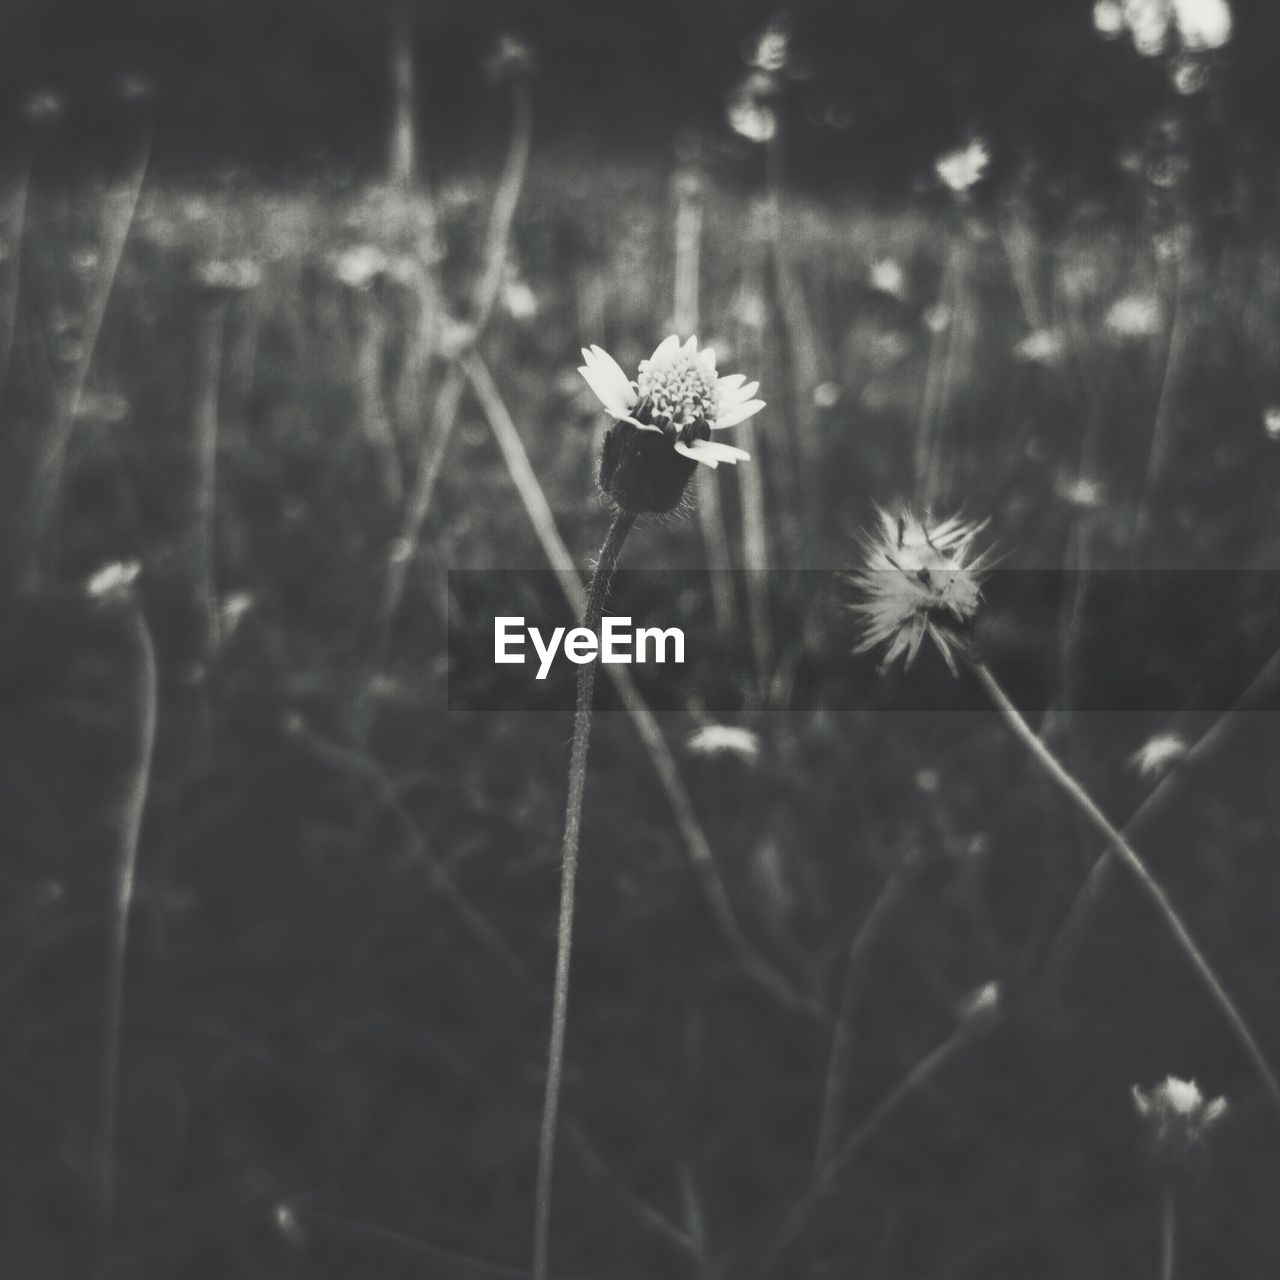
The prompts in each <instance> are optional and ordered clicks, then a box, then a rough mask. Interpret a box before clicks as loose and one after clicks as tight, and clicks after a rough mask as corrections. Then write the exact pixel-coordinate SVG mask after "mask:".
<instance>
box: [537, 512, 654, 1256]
mask: <svg viewBox="0 0 1280 1280" xmlns="http://www.w3.org/2000/svg"><path fill="white" fill-rule="evenodd" d="M634 523H635V515H634V514H632V513H631V512H627V511H618V512H617V513H616V514H615V515H614V518H613V523H612V524H611V525H610V526H609V532H608V534H607V535H606V536H605V540H604V545H603V546H602V547H601V548H600V559H599V561H598V562H597V563H596V570H595V573H594V574H592V577H591V585H590V587H589V588H588V589H587V607H586V610H585V611H584V613H583V616H582V625H583V626H584V627H586V628H587V629H588V630H589V631H594V632H597V633H598V632H599V629H600V615H601V613H602V612H603V611H604V601H605V596H606V595H607V594H608V592H609V584H610V583H611V582H612V581H613V573H614V570H615V569H616V568H617V567H618V556H619V554H620V553H621V551H622V544H623V543H624V542H625V541H626V539H627V534H628V533H630V532H631V526H632V525H633V524H634ZM595 687H596V664H595V663H594V662H585V663H583V664H582V666H581V667H579V668H578V697H577V703H576V705H575V707H574V712H573V746H572V748H571V749H570V752H569V798H568V801H567V803H566V805H565V817H564V842H563V844H562V845H561V849H560V859H561V867H560V923H559V926H558V928H557V931H556V976H555V987H554V991H553V995H552V1006H551V1043H550V1045H549V1046H548V1049H547V1085H546V1093H545V1095H544V1096H543V1101H542V1129H541V1133H540V1135H539V1139H538V1181H537V1189H536V1192H535V1209H534V1220H533V1266H532V1274H533V1280H547V1256H548V1252H549V1247H550V1243H551V1178H552V1172H553V1168H554V1165H555V1147H556V1123H557V1118H558V1116H559V1112H560V1090H561V1085H562V1083H563V1074H564V1037H565V1030H566V1028H567V1026H568V1022H569V961H570V956H571V952H572V949H573V897H574V889H575V886H576V884H577V878H578V840H579V836H580V835H581V831H582V798H583V795H584V794H585V792H586V786H587V748H588V746H589V745H590V741H591V700H592V696H593V694H594V693H595Z"/></svg>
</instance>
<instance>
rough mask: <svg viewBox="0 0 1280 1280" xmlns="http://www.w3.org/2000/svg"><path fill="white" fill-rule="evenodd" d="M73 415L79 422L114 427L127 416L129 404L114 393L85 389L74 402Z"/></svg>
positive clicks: (122, 397)
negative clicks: (74, 414)
mask: <svg viewBox="0 0 1280 1280" xmlns="http://www.w3.org/2000/svg"><path fill="white" fill-rule="evenodd" d="M75 413H76V418H77V420H79V421H82V422H89V423H95V424H98V425H101V426H108V427H114V426H117V425H119V424H120V423H121V422H123V421H124V420H125V419H126V418H127V417H128V416H129V402H128V400H126V399H125V398H124V396H122V395H120V394H119V393H118V392H115V391H96V390H94V389H92V388H86V389H85V390H84V391H82V392H81V393H80V396H79V398H78V399H77V400H76V409H75Z"/></svg>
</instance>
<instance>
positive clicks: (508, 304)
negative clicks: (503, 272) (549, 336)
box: [502, 276, 538, 320]
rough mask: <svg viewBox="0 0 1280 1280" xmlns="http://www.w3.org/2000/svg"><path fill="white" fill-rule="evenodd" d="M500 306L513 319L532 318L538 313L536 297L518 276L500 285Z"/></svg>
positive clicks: (509, 278)
mask: <svg viewBox="0 0 1280 1280" xmlns="http://www.w3.org/2000/svg"><path fill="white" fill-rule="evenodd" d="M502 308H503V310H504V311H505V312H506V313H507V315H509V316H510V317H511V318H512V319H513V320H532V319H533V317H534V316H536V315H537V314H538V297H537V294H535V293H534V291H533V290H532V289H531V288H529V286H528V285H527V284H526V283H525V282H524V281H523V280H521V279H520V278H519V277H515V276H511V277H508V279H507V280H506V281H504V283H503V285H502Z"/></svg>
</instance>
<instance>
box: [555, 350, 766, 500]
mask: <svg viewBox="0 0 1280 1280" xmlns="http://www.w3.org/2000/svg"><path fill="white" fill-rule="evenodd" d="M582 358H583V361H584V363H583V365H582V366H581V368H580V369H579V370H578V372H579V373H581V374H582V376H583V377H584V378H585V379H586V380H587V385H588V386H589V387H590V388H591V390H592V391H594V392H595V394H596V397H597V399H599V401H600V403H601V404H602V405H604V407H605V410H606V411H607V412H608V414H609V416H610V417H612V418H614V419H616V422H615V425H614V426H613V427H612V428H611V429H610V431H609V434H608V435H607V436H606V437H605V442H604V450H603V452H602V454H601V459H600V487H601V489H603V490H604V492H605V493H607V494H608V495H609V496H610V497H611V498H612V499H613V500H614V501H615V502H616V503H617V504H618V505H619V506H620V507H622V508H623V509H624V510H628V511H637V512H638V511H670V510H672V509H673V508H674V507H675V506H676V504H677V503H678V502H679V501H680V497H681V495H682V494H683V493H684V488H685V485H686V484H687V483H688V481H689V477H690V476H691V475H692V474H693V470H694V464H695V463H698V462H701V463H703V464H705V465H706V466H708V467H712V468H715V467H717V466H719V464H720V463H722V462H731V463H737V462H739V461H743V462H746V461H749V459H750V454H748V453H747V452H746V451H745V450H743V449H738V448H735V447H734V446H733V445H728V444H721V443H720V442H719V441H713V440H712V439H711V433H712V432H713V431H721V430H724V429H725V428H726V427H732V426H736V425H737V424H738V423H740V422H743V421H745V420H746V419H747V418H750V417H751V416H752V415H753V414H756V413H759V412H760V410H761V409H763V408H764V401H763V400H756V399H754V398H753V397H754V396H755V394H756V391H757V390H759V386H760V384H759V383H758V382H747V381H746V378H745V376H744V375H743V374H740V373H735V374H732V375H730V376H728V377H723V378H722V377H719V376H718V375H717V373H716V357H715V352H714V351H713V350H712V349H711V348H710V347H706V348H703V349H702V350H699V349H698V340H697V339H696V338H690V339H688V341H687V342H685V343H684V344H683V345H681V342H680V339H679V338H678V337H676V335H675V334H672V335H671V336H670V337H668V338H666V339H664V340H663V342H662V343H661V344H660V345H659V346H658V348H657V350H656V351H654V353H653V355H652V356H651V357H650V358H649V359H648V360H641V361H640V368H639V372H638V374H637V376H636V379H635V380H634V381H632V380H631V379H629V378H628V377H627V375H626V374H625V373H624V372H623V371H622V368H621V367H620V366H619V364H618V362H617V361H616V360H615V359H614V358H613V357H612V356H611V355H610V354H609V353H608V352H607V351H605V350H604V349H603V348H602V347H598V346H592V347H590V348H584V349H583V352H582Z"/></svg>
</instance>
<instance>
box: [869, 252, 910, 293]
mask: <svg viewBox="0 0 1280 1280" xmlns="http://www.w3.org/2000/svg"><path fill="white" fill-rule="evenodd" d="M870 279H871V287H872V288H873V289H875V290H876V291H877V292H878V293H886V294H888V295H889V297H891V298H897V299H898V300H899V301H900V302H901V301H905V300H906V296H907V273H906V272H905V271H903V269H902V267H901V265H900V264H899V263H897V262H895V261H894V259H892V258H880V259H879V260H878V261H876V262H873V263H872V264H871V273H870Z"/></svg>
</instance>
